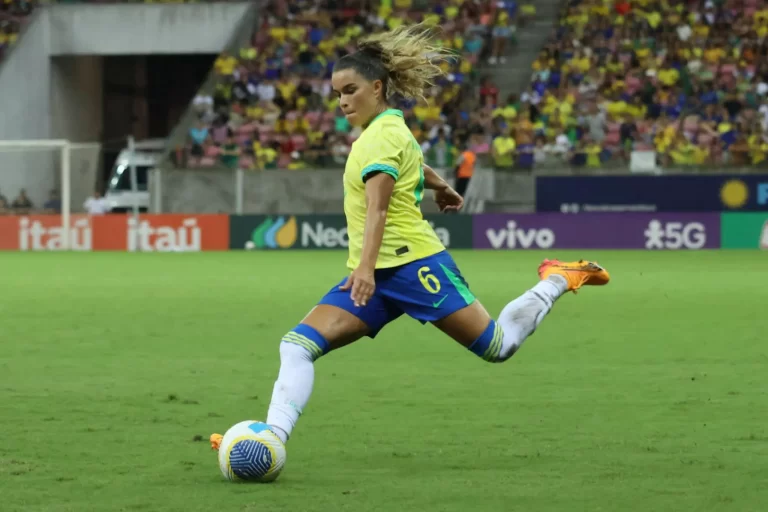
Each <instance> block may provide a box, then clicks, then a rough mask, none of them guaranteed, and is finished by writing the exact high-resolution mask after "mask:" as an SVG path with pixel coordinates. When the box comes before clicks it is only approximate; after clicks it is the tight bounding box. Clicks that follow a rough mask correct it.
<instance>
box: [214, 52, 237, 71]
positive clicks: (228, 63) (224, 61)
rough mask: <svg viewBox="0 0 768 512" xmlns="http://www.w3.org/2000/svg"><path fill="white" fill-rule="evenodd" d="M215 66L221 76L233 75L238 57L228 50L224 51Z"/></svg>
mask: <svg viewBox="0 0 768 512" xmlns="http://www.w3.org/2000/svg"><path fill="white" fill-rule="evenodd" d="M213 67H214V69H215V70H216V73H218V74H219V75H221V76H232V75H233V74H234V72H235V68H237V59H236V58H235V57H233V56H232V55H230V54H229V53H227V52H222V53H221V55H219V57H218V58H217V59H216V62H215V63H214V64H213Z"/></svg>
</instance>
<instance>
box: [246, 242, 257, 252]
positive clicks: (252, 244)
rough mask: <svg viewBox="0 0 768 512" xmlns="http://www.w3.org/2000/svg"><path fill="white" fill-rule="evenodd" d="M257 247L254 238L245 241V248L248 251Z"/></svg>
mask: <svg viewBox="0 0 768 512" xmlns="http://www.w3.org/2000/svg"><path fill="white" fill-rule="evenodd" d="M255 248H256V243H255V242H254V241H253V240H248V241H247V242H245V250H246V251H252V250H254V249H255Z"/></svg>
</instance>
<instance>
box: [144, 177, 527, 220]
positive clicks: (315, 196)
mask: <svg viewBox="0 0 768 512" xmlns="http://www.w3.org/2000/svg"><path fill="white" fill-rule="evenodd" d="M438 172H439V171H438ZM160 173H161V191H160V195H161V199H160V200H161V210H160V211H161V212H162V213H234V212H235V204H236V199H235V190H236V185H235V181H236V177H235V172H234V171H229V170H218V169H162V170H161V171H160ZM343 173H344V171H343V170H341V169H304V170H300V171H281V170H268V171H244V175H243V212H244V213H259V214H270V215H271V214H278V213H292V214H307V213H342V212H343V211H344V189H343V187H342V175H343ZM496 174H497V173H494V172H493V171H491V170H486V169H481V170H478V171H477V172H476V173H475V180H473V181H474V184H473V185H470V190H469V191H468V196H470V195H471V196H472V197H475V198H478V199H481V200H484V201H487V200H490V199H492V198H493V196H494V194H495V193H497V191H496V192H495V191H494V188H495V187H496V189H498V187H499V183H498V180H496V179H495V175H496ZM506 182H507V180H505V179H503V178H502V185H501V186H502V189H504V188H505V187H506V186H507V185H505V184H506ZM153 184H154V183H153V180H150V195H151V196H152V198H153V199H155V197H156V196H155V194H157V190H156V189H155V188H154V186H153ZM512 186H513V187H514V185H512ZM473 187H474V188H473ZM529 192H530V191H528V190H526V191H525V193H526V194H528V193H529ZM530 195H531V197H532V192H530ZM151 204H154V201H153V200H151ZM422 211H424V212H425V213H435V212H437V207H436V206H435V204H434V202H433V201H432V200H431V199H430V198H429V197H425V200H424V202H423V203H422ZM158 213H159V212H158Z"/></svg>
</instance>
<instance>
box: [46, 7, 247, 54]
mask: <svg viewBox="0 0 768 512" xmlns="http://www.w3.org/2000/svg"><path fill="white" fill-rule="evenodd" d="M251 7H252V4H251V3H249V2H242V3H239V2H238V3H230V2H226V3H210V4H209V3H195V4H150V5H141V4H139V5H136V4H111V5H93V4H84V5H80V4H75V5H55V6H51V7H50V8H49V9H48V15H49V18H50V26H51V31H50V34H51V36H50V37H51V55H137V54H138V55H141V54H152V53H155V54H156V53H173V54H176V53H218V52H219V51H221V49H222V48H224V46H225V45H226V44H227V42H228V41H229V37H230V35H231V34H232V30H233V29H234V27H236V26H237V25H238V21H239V20H240V19H241V18H243V16H245V14H246V12H247V11H248V10H249V9H250V8H251Z"/></svg>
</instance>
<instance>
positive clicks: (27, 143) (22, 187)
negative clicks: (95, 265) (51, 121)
mask: <svg viewBox="0 0 768 512" xmlns="http://www.w3.org/2000/svg"><path fill="white" fill-rule="evenodd" d="M100 169H101V145H100V144H98V143H70V142H69V141H66V140H3V141H0V250H2V249H5V250H14V249H16V250H70V249H71V250H87V249H88V247H85V245H86V242H88V241H87V240H83V239H82V238H83V237H82V236H78V234H79V233H80V231H82V230H79V226H78V222H80V218H81V217H83V216H82V215H78V214H82V213H84V204H85V201H86V199H88V197H90V196H91V195H92V194H93V193H94V190H96V188H97V179H98V176H99V170H100ZM84 220H85V221H86V222H87V219H84Z"/></svg>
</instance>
